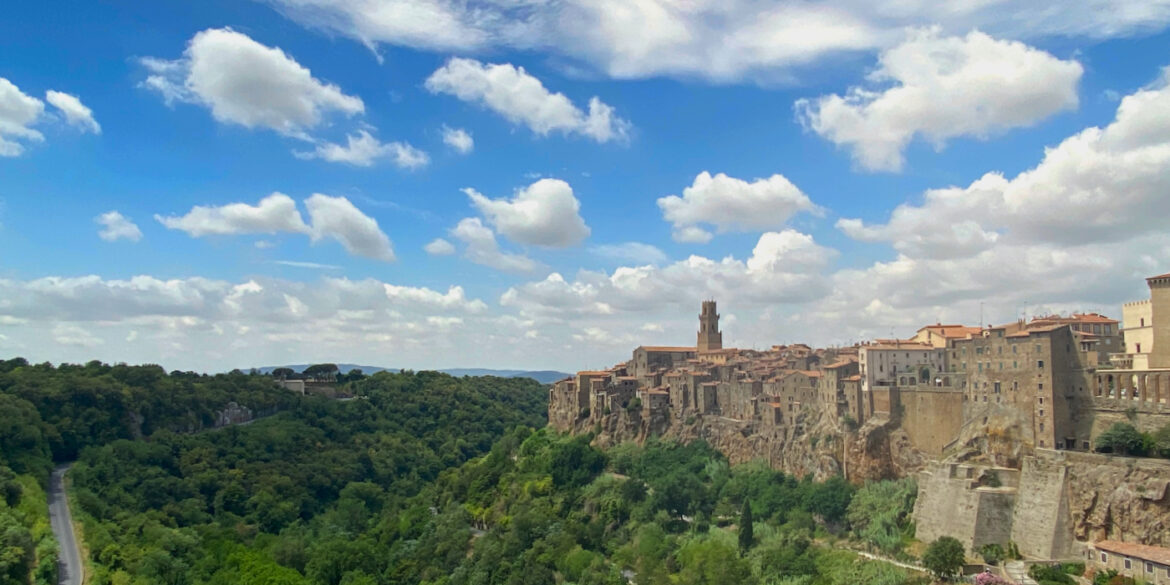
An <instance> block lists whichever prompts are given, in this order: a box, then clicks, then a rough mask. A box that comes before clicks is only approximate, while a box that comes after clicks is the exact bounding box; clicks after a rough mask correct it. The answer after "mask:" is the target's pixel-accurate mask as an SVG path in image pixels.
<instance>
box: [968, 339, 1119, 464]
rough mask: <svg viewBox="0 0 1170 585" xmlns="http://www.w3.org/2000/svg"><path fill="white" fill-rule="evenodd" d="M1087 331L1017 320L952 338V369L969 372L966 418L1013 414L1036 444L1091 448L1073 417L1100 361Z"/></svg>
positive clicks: (1027, 437)
mask: <svg viewBox="0 0 1170 585" xmlns="http://www.w3.org/2000/svg"><path fill="white" fill-rule="evenodd" d="M1083 335H1084V334H1082V333H1081V332H1077V331H1074V330H1073V329H1072V326H1071V325H1070V324H1067V323H1065V324H1061V323H1050V322H1042V321H1041V322H1033V323H1019V322H1017V323H1015V324H1010V325H1002V326H996V327H989V328H987V329H985V330H984V331H983V332H982V334H980V335H978V336H972V337H970V338H968V339H963V340H952V341H950V342H949V344H948V345H949V347H948V349H947V354H948V355H947V358H948V371H949V372H953V373H957V374H963V375H964V378H965V379H963V380H961V381H960V384H961V386H960V387H961V389H962V390H963V396H964V408H963V418H964V420H978V419H980V418H986V417H989V416H993V415H999V414H1003V413H1008V414H1013V415H1016V416H1018V417H1020V419H1021V420H1022V421H1023V422H1024V424H1023V428H1022V430H1023V431H1024V436H1022V437H1020V439H1021V440H1023V441H1024V442H1025V443H1028V444H1030V445H1031V446H1032V447H1041V448H1062V449H1078V448H1079V449H1088V446H1089V445H1088V442H1089V437H1088V436H1087V435H1085V432H1086V431H1085V429H1084V428H1083V427H1078V426H1076V425H1074V424H1073V418H1072V414H1073V412H1074V411H1075V410H1078V409H1080V408H1085V407H1087V406H1088V405H1087V404H1086V403H1085V400H1086V398H1087V396H1088V395H1087V394H1086V392H1087V388H1088V387H1089V386H1090V385H1091V384H1090V382H1091V380H1092V378H1093V375H1094V373H1095V368H1096V366H1097V354H1096V350H1095V348H1094V347H1093V346H1090V345H1086V344H1083V343H1081V342H1080V341H1081V337H1082V336H1083ZM1078 404H1079V406H1078Z"/></svg>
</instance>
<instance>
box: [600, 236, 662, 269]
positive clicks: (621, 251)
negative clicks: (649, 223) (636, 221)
mask: <svg viewBox="0 0 1170 585" xmlns="http://www.w3.org/2000/svg"><path fill="white" fill-rule="evenodd" d="M591 251H592V252H593V253H594V254H597V255H598V256H603V257H605V258H611V259H613V260H618V261H621V262H633V263H634V264H639V265H642V264H655V265H657V264H663V263H665V262H666V253H665V252H663V251H662V250H660V249H658V247H656V246H651V245H650V244H644V243H642V242H625V243H621V244H602V245H600V246H594V247H593V248H591Z"/></svg>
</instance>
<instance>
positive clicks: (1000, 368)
mask: <svg viewBox="0 0 1170 585" xmlns="http://www.w3.org/2000/svg"><path fill="white" fill-rule="evenodd" d="M999 370H1000V371H1001V372H1002V371H1003V362H999Z"/></svg>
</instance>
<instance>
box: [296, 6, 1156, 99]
mask: <svg viewBox="0 0 1170 585" xmlns="http://www.w3.org/2000/svg"><path fill="white" fill-rule="evenodd" d="M273 4H274V5H275V6H277V7H278V9H279V10H280V11H281V12H283V13H284V14H286V15H288V16H289V17H291V18H293V19H294V20H296V21H297V22H300V23H302V24H304V25H305V26H308V27H310V28H314V29H324V30H328V31H332V32H337V33H340V34H343V35H346V36H349V37H351V38H354V39H357V40H358V41H359V42H361V43H363V44H365V45H366V46H369V47H377V46H378V45H379V44H382V43H385V44H390V45H398V46H407V47H413V48H417V49H424V50H430V51H437V52H441V53H451V52H456V53H467V52H472V51H489V50H492V49H520V50H527V51H538V52H547V53H551V54H552V55H554V57H555V58H558V59H557V60H559V61H568V62H569V63H571V64H572V65H574V66H579V67H582V68H585V69H586V70H591V71H596V72H601V73H603V74H607V75H609V76H611V77H616V78H644V77H653V76H674V77H680V78H685V79H693V78H696V77H698V78H703V79H709V80H714V81H733V80H737V79H743V78H745V77H759V78H764V79H776V78H779V79H781V80H785V79H791V76H792V75H793V72H794V71H797V72H799V71H800V70H802V69H803V68H808V67H811V66H814V65H816V64H818V63H820V62H824V61H826V60H828V59H831V58H833V57H836V56H840V55H841V54H843V53H851V52H858V51H872V50H879V49H883V48H888V47H890V46H892V45H894V44H897V43H898V42H899V40H900V39H901V37H902V36H903V33H904V31H905V30H906V29H907V28H918V27H923V26H930V25H938V26H940V27H941V30H942V31H943V33H944V34H949V35H955V34H966V33H967V32H968V31H970V30H972V29H976V28H977V29H980V30H983V31H986V32H988V33H989V34H992V35H995V36H999V37H1005V38H1013V39H1021V40H1026V39H1035V38H1046V37H1051V36H1054V35H1059V36H1066V37H1068V36H1071V37H1088V38H1092V39H1104V38H1113V37H1119V36H1130V35H1136V34H1143V33H1149V32H1153V31H1157V30H1160V29H1161V28H1163V27H1164V26H1165V25H1166V24H1167V23H1168V22H1170V4H1168V3H1167V2H1166V1H1165V0H1101V1H1098V2H1088V3H1078V4H1075V5H1070V4H1069V3H1068V2H1064V1H1061V0H1028V1H1015V2H968V3H964V4H962V5H958V6H957V5H955V4H954V3H948V2H902V3H899V4H898V5H897V6H896V7H895V8H891V7H889V6H888V5H885V4H882V3H874V2H859V1H857V0H826V1H822V2H758V1H754V0H691V1H688V2H677V1H674V0H565V1H562V2H520V3H516V2H497V1H494V0H471V1H466V2H452V1H450V0H369V1H365V2H349V1H346V0H273Z"/></svg>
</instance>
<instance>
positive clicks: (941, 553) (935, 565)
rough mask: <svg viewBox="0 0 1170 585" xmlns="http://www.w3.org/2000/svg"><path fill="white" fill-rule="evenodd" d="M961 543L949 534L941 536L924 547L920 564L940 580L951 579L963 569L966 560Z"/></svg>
mask: <svg viewBox="0 0 1170 585" xmlns="http://www.w3.org/2000/svg"><path fill="white" fill-rule="evenodd" d="M965 557H966V555H965V554H964V552H963V543H961V542H959V541H958V539H955V538H954V537H950V536H943V537H941V538H939V539H938V540H936V541H934V542H932V543H930V546H928V547H926V553H925V554H923V555H922V566H924V567H926V568H927V570H929V571H930V572H931V574H933V575H934V576H935V578H936V579H939V580H942V581H953V580H954V579H956V578H958V576H959V575H960V574H961V573H962V571H963V564H964V563H965V562H966V558H965Z"/></svg>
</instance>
